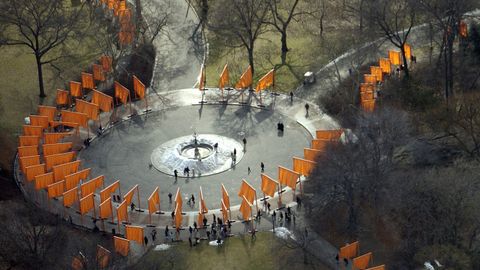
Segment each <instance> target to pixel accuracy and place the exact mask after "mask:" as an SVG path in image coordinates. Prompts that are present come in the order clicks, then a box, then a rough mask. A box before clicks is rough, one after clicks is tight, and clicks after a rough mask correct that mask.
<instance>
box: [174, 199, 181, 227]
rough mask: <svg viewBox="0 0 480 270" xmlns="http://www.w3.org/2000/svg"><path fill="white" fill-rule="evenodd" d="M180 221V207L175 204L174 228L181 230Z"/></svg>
mask: <svg viewBox="0 0 480 270" xmlns="http://www.w3.org/2000/svg"><path fill="white" fill-rule="evenodd" d="M182 221H183V217H182V205H179V204H177V206H176V207H175V227H177V228H181V227H182Z"/></svg>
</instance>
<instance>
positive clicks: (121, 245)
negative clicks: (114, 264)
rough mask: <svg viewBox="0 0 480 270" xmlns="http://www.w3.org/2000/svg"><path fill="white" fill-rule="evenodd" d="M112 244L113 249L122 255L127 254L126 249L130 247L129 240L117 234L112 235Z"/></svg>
mask: <svg viewBox="0 0 480 270" xmlns="http://www.w3.org/2000/svg"><path fill="white" fill-rule="evenodd" d="M113 246H114V248H115V251H116V252H117V253H119V254H120V255H122V256H127V255H128V250H129V249H130V240H128V239H125V238H121V237H118V236H114V237H113Z"/></svg>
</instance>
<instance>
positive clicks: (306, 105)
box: [305, 103, 310, 117]
mask: <svg viewBox="0 0 480 270" xmlns="http://www.w3.org/2000/svg"><path fill="white" fill-rule="evenodd" d="M308 109H310V105H308V103H305V111H306V112H307V113H306V115H305V117H308Z"/></svg>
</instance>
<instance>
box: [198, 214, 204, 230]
mask: <svg viewBox="0 0 480 270" xmlns="http://www.w3.org/2000/svg"><path fill="white" fill-rule="evenodd" d="M203 218H204V215H203V214H202V213H201V212H198V213H197V224H198V227H199V228H203Z"/></svg>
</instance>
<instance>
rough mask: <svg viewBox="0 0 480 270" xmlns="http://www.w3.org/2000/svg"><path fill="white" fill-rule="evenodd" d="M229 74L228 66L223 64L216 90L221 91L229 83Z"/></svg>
mask: <svg viewBox="0 0 480 270" xmlns="http://www.w3.org/2000/svg"><path fill="white" fill-rule="evenodd" d="M229 77H230V75H229V72H228V64H225V66H224V67H223V70H222V73H221V74H220V80H219V81H218V88H220V89H222V90H223V88H225V86H227V85H228V83H229Z"/></svg>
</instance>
